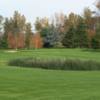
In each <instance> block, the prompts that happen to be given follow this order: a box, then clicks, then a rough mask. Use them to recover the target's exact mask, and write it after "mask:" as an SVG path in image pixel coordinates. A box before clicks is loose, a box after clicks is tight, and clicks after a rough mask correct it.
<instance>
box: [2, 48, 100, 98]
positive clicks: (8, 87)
mask: <svg viewBox="0 0 100 100" xmlns="http://www.w3.org/2000/svg"><path fill="white" fill-rule="evenodd" d="M25 57H26V58H27V57H41V58H46V57H47V58H51V59H52V58H61V57H62V58H63V57H65V58H72V59H76V58H78V59H85V60H88V59H90V60H96V61H100V52H93V51H85V50H81V49H50V50H48V49H40V50H29V51H28V50H20V51H18V52H15V53H10V52H7V51H6V50H1V51H0V100H100V72H99V71H91V72H89V71H85V72H84V71H52V70H41V69H31V68H17V67H10V66H7V65H6V62H8V61H9V60H11V59H15V58H25Z"/></svg>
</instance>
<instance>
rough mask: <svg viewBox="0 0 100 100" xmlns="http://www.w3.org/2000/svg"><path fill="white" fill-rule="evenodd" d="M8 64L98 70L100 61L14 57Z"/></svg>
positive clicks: (58, 68) (57, 68) (56, 68)
mask: <svg viewBox="0 0 100 100" xmlns="http://www.w3.org/2000/svg"><path fill="white" fill-rule="evenodd" d="M8 64H9V65H10V66H20V67H32V68H43V69H55V70H100V62H96V61H83V60H77V59H76V60H74V59H40V58H26V59H15V60H11V61H10V62H9V63H8Z"/></svg>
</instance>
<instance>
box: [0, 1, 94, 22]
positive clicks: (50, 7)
mask: <svg viewBox="0 0 100 100" xmlns="http://www.w3.org/2000/svg"><path fill="white" fill-rule="evenodd" d="M94 2H95V0H0V15H2V16H4V17H10V16H12V15H13V12H14V11H15V10H18V11H19V12H20V13H22V14H24V15H25V16H26V18H27V19H28V21H31V23H34V21H35V19H36V17H45V16H47V17H50V16H52V15H53V14H54V13H55V12H63V13H65V14H69V12H75V13H79V14H81V13H82V10H83V9H84V7H90V8H91V9H93V7H94V6H93V4H94Z"/></svg>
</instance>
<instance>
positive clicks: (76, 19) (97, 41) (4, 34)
mask: <svg viewBox="0 0 100 100" xmlns="http://www.w3.org/2000/svg"><path fill="white" fill-rule="evenodd" d="M96 8H97V9H96V11H91V10H90V9H89V8H85V9H84V11H83V14H82V15H78V14H75V13H73V12H71V13H70V14H69V15H68V16H67V15H65V14H63V13H55V15H54V17H52V18H51V19H49V18H47V17H44V18H39V17H38V18H37V19H36V21H35V24H34V26H35V31H36V32H32V25H31V23H29V22H27V21H26V18H25V16H24V15H21V14H20V13H19V12H18V11H15V12H14V15H13V16H12V17H11V18H3V17H2V16H0V48H15V49H17V48H28V49H29V48H41V47H46V48H50V47H54V48H62V47H66V48H94V49H97V48H100V0H99V1H98V2H97V3H96Z"/></svg>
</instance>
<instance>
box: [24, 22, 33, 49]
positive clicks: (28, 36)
mask: <svg viewBox="0 0 100 100" xmlns="http://www.w3.org/2000/svg"><path fill="white" fill-rule="evenodd" d="M31 28H32V26H31V24H30V23H27V24H26V33H25V47H26V48H28V49H29V48H30V39H31V36H32V29H31Z"/></svg>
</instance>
